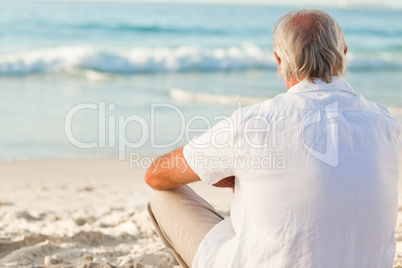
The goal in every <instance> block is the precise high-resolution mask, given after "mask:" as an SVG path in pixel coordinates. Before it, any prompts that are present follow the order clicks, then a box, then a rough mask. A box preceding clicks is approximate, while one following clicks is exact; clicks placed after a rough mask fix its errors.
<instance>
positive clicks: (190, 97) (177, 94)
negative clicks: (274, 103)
mask: <svg viewBox="0 0 402 268" xmlns="http://www.w3.org/2000/svg"><path fill="white" fill-rule="evenodd" d="M169 95H170V97H171V98H172V99H175V100H178V101H188V102H199V103H210V104H223V105H236V104H237V103H238V102H241V103H242V105H251V104H256V103H259V102H263V101H265V100H267V98H262V97H260V98H257V97H250V96H240V95H225V94H211V93H202V92H191V91H187V90H183V89H180V88H172V89H171V90H170V91H169Z"/></svg>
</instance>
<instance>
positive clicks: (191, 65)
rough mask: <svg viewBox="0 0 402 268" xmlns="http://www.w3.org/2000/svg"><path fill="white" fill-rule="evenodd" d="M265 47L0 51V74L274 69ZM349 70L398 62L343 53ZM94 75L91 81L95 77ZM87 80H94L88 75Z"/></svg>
mask: <svg viewBox="0 0 402 268" xmlns="http://www.w3.org/2000/svg"><path fill="white" fill-rule="evenodd" d="M272 54H273V53H272V51H271V50H270V49H262V48H260V47H258V46H255V45H253V44H250V43H243V44H242V45H240V46H234V47H229V48H201V47H195V46H181V47H177V48H168V47H157V48H147V47H134V48H132V49H129V50H108V51H107V50H100V49H96V48H94V47H91V46H62V47H57V48H49V49H39V50H33V51H28V52H21V53H14V54H3V55H0V74H2V75H9V74H12V75H15V74H19V75H24V74H30V73H48V72H69V71H71V70H73V69H85V70H92V71H97V72H103V73H118V74H134V73H154V72H182V71H219V70H239V69H256V68H261V69H272V70H275V69H276V61H275V59H274V57H273V55H272ZM348 60H349V63H350V64H349V69H352V70H380V69H398V70H399V69H402V61H401V60H400V59H397V58H395V57H393V56H392V55H390V54H387V53H378V54H376V55H371V56H369V57H368V56H367V57H366V56H362V55H356V54H353V53H351V54H350V55H348ZM98 78H99V77H98V76H97V78H95V80H98ZM89 79H91V80H92V79H93V76H91V77H90V78H89Z"/></svg>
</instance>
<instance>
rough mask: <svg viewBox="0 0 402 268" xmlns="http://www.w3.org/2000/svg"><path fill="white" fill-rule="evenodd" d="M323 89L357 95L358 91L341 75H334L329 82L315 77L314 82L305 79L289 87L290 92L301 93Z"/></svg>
mask: <svg viewBox="0 0 402 268" xmlns="http://www.w3.org/2000/svg"><path fill="white" fill-rule="evenodd" d="M323 90H339V91H343V92H347V93H349V94H351V95H353V96H356V93H355V92H354V91H353V89H352V87H351V86H350V85H349V84H348V82H346V80H345V79H344V78H343V77H341V76H334V77H332V81H331V82H330V83H328V84H327V83H326V82H325V81H323V80H321V79H319V78H315V79H314V83H311V82H309V81H307V80H306V79H304V80H302V81H301V82H300V83H298V84H296V85H294V86H293V87H291V88H289V90H288V93H292V94H299V93H306V92H313V91H323Z"/></svg>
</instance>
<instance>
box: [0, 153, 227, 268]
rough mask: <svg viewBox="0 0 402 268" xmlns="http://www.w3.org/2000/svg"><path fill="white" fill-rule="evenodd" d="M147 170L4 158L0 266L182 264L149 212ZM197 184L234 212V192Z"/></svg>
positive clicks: (109, 162) (0, 166) (110, 162)
mask: <svg viewBox="0 0 402 268" xmlns="http://www.w3.org/2000/svg"><path fill="white" fill-rule="evenodd" d="M144 173H145V170H143V169H135V168H132V169H130V166H129V163H128V161H126V162H123V161H117V160H114V159H98V160H52V161H30V162H12V163H11V162H10V163H0V178H1V180H0V191H1V194H0V267H43V266H45V267H176V266H177V267H179V266H178V264H177V263H176V261H175V259H174V258H173V256H172V254H171V253H170V251H169V250H168V249H166V248H165V247H164V245H163V244H162V243H161V242H160V240H159V238H158V236H157V235H156V233H155V231H154V230H153V228H152V224H151V222H150V220H149V218H148V214H147V212H146V210H145V205H146V203H147V201H148V200H149V198H150V196H151V194H152V190H151V189H150V188H149V187H148V186H147V185H146V184H145V183H144V182H143V176H144ZM192 187H193V188H194V189H196V191H197V192H198V193H200V194H201V195H203V196H204V197H205V198H206V199H207V200H208V201H210V202H211V203H213V204H214V205H215V206H216V207H217V209H218V210H220V211H221V212H222V213H223V214H226V215H227V212H228V211H229V205H230V201H231V196H232V193H231V190H226V189H217V188H215V187H209V186H206V185H203V184H201V183H196V184H193V185H192ZM214 196H215V197H214Z"/></svg>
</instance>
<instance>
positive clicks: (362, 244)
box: [145, 10, 401, 268]
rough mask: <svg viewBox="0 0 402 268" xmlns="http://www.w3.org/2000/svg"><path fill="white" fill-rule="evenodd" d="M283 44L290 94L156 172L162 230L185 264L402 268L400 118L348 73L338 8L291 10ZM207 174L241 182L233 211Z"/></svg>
mask: <svg viewBox="0 0 402 268" xmlns="http://www.w3.org/2000/svg"><path fill="white" fill-rule="evenodd" d="M273 45H274V54H275V58H276V59H277V61H278V68H279V72H280V74H281V75H282V76H283V78H284V81H285V83H286V87H287V88H288V91H287V92H286V93H283V94H280V95H278V96H276V97H275V98H274V99H272V100H267V101H265V102H263V103H260V104H256V105H252V106H248V107H246V108H243V109H239V110H237V111H236V112H234V114H233V115H232V116H231V117H230V118H228V119H227V120H223V121H221V122H220V123H218V124H217V125H215V126H214V127H213V128H212V129H210V130H209V131H207V132H206V133H204V134H203V135H201V136H200V137H198V138H195V139H193V140H192V141H191V142H190V143H189V144H188V145H186V146H185V147H184V148H182V149H178V150H176V151H174V152H172V153H170V154H168V155H165V156H162V157H161V158H159V159H158V160H157V161H156V162H155V163H154V164H153V165H152V166H151V167H150V169H149V170H148V172H147V174H146V177H145V180H146V182H147V183H148V184H149V185H150V186H151V187H152V188H154V189H156V190H157V191H155V195H154V196H153V198H152V200H151V202H150V203H149V206H148V210H149V212H150V215H151V218H152V220H153V222H154V224H155V227H156V229H157V232H158V234H159V235H160V237H161V238H162V240H163V242H164V243H165V245H167V246H168V247H169V248H171V249H172V251H173V253H174V255H175V257H176V258H177V259H178V261H179V262H180V264H181V265H182V266H183V267H186V266H190V267H199V268H208V267H216V268H223V267H241V268H243V267H253V268H254V267H275V268H276V267H292V268H294V267H340V268H345V267H381V268H384V267H392V266H393V259H394V254H395V247H396V243H395V238H394V231H395V226H396V217H397V209H398V207H397V206H398V193H397V184H398V172H399V170H398V169H399V151H398V136H399V133H400V130H401V127H400V124H399V123H398V122H397V121H396V120H394V119H393V118H392V117H391V116H390V114H389V112H388V111H387V109H386V108H384V107H383V106H381V105H378V104H376V103H374V102H371V101H367V100H366V99H364V98H363V97H362V96H361V95H356V93H355V92H354V91H353V89H352V88H351V87H350V86H349V84H348V83H347V82H346V81H345V80H344V79H343V78H342V75H343V73H344V70H345V55H346V53H347V49H348V48H347V45H346V42H345V39H344V36H343V33H342V30H341V28H340V26H339V25H338V24H337V22H336V21H335V20H334V19H333V18H332V17H331V16H330V15H329V14H327V13H325V12H323V11H319V10H296V11H292V12H290V13H288V14H287V15H285V16H284V17H283V18H281V19H280V20H279V21H278V22H277V24H276V25H275V29H274V38H273ZM379 90H380V89H379ZM217 163H218V164H217ZM198 180H202V181H203V182H205V183H207V184H209V185H215V186H218V187H234V197H233V201H232V207H231V216H230V217H228V218H226V219H224V218H223V217H222V216H220V215H219V214H218V213H217V212H216V211H215V210H214V209H213V208H212V207H211V206H210V205H209V204H208V203H207V202H206V201H204V200H203V199H202V198H200V197H199V196H198V195H197V194H195V193H194V192H193V191H192V190H191V189H190V188H189V187H188V186H186V184H188V183H191V182H195V181H198Z"/></svg>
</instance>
